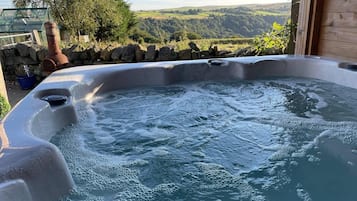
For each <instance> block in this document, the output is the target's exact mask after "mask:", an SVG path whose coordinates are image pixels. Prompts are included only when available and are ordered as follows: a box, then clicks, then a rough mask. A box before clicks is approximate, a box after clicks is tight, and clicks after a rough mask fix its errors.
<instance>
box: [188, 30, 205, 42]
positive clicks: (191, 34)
mask: <svg viewBox="0 0 357 201" xmlns="http://www.w3.org/2000/svg"><path fill="white" fill-rule="evenodd" d="M187 38H188V39H190V40H197V39H201V38H202V36H201V35H200V34H198V33H194V32H187Z"/></svg>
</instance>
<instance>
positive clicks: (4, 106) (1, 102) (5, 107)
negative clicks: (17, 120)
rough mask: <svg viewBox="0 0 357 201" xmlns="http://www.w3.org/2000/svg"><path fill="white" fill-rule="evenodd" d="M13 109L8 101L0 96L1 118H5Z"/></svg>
mask: <svg viewBox="0 0 357 201" xmlns="http://www.w3.org/2000/svg"><path fill="white" fill-rule="evenodd" d="M10 109H11V106H10V104H9V103H8V102H7V100H6V99H5V98H4V97H3V96H1V95H0V118H3V117H4V116H5V115H6V114H7V113H8V112H9V111H10Z"/></svg>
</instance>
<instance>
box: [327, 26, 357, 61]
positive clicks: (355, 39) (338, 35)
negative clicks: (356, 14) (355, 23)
mask: <svg viewBox="0 0 357 201" xmlns="http://www.w3.org/2000/svg"><path fill="white" fill-rule="evenodd" d="M320 39H321V40H333V41H341V42H346V43H352V44H354V45H356V47H357V28H341V27H321V32H320ZM356 56H357V55H356Z"/></svg>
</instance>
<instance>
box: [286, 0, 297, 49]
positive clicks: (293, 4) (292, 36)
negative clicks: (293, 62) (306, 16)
mask: <svg viewBox="0 0 357 201" xmlns="http://www.w3.org/2000/svg"><path fill="white" fill-rule="evenodd" d="M299 6H300V0H292V2H291V16H290V18H291V24H290V39H289V44H288V54H294V51H295V42H296V30H297V23H298V17H299Z"/></svg>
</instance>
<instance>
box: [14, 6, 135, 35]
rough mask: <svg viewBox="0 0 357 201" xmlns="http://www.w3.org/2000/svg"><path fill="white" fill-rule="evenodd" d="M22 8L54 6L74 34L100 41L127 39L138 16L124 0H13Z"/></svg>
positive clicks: (63, 24) (55, 14)
mask: <svg viewBox="0 0 357 201" xmlns="http://www.w3.org/2000/svg"><path fill="white" fill-rule="evenodd" d="M13 2H14V4H15V5H16V6H18V7H27V6H29V5H31V6H33V7H37V6H38V5H40V4H46V5H48V6H49V7H50V10H51V14H52V16H53V17H54V19H55V21H56V22H57V23H58V24H59V25H60V26H61V27H62V28H63V29H65V30H68V31H69V32H70V33H71V34H89V35H92V36H95V37H96V39H97V40H119V41H124V40H125V39H126V38H127V35H129V33H130V30H131V29H132V28H133V27H134V26H135V25H136V23H137V21H136V17H135V15H134V13H133V12H132V11H130V6H129V5H128V4H127V3H126V2H125V1H124V0H105V1H102V0H13Z"/></svg>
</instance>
